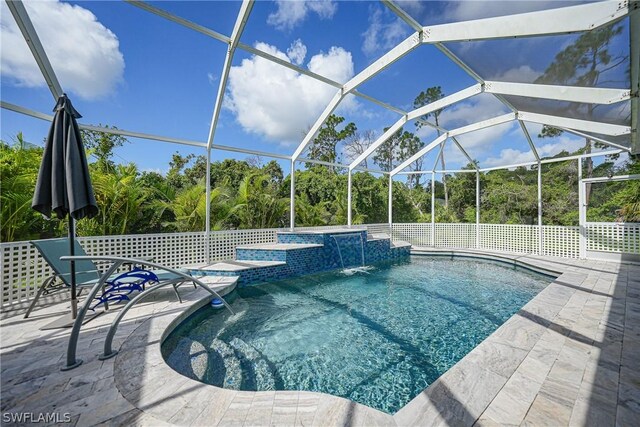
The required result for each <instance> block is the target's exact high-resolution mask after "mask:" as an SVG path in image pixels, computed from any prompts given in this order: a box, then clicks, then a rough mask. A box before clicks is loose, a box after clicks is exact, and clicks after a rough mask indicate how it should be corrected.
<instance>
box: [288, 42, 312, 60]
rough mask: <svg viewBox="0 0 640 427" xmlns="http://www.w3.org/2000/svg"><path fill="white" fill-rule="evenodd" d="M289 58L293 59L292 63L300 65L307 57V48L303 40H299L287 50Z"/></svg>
mask: <svg viewBox="0 0 640 427" xmlns="http://www.w3.org/2000/svg"><path fill="white" fill-rule="evenodd" d="M287 56H288V57H289V59H291V62H293V63H294V64H296V65H300V64H302V62H303V61H304V58H305V57H306V56H307V47H306V46H305V45H304V44H303V43H302V40H300V39H298V40H296V41H294V42H293V43H292V44H291V46H290V47H289V49H287Z"/></svg>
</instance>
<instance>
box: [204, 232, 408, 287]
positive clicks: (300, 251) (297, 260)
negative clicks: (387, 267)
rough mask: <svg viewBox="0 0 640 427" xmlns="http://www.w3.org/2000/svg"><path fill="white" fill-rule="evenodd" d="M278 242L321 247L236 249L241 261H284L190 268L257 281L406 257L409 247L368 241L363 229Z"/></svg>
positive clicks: (285, 236) (241, 281)
mask: <svg viewBox="0 0 640 427" xmlns="http://www.w3.org/2000/svg"><path fill="white" fill-rule="evenodd" d="M277 241H278V243H302V244H305V243H306V244H320V245H323V246H322V247H312V248H297V249H287V250H273V249H237V250H236V259H237V260H242V261H284V262H286V264H284V265H275V266H256V267H255V268H249V269H246V270H241V271H216V270H207V271H200V270H192V271H191V274H205V275H212V276H240V279H239V280H238V284H239V285H240V286H246V285H248V284H253V283H260V282H265V281H269V280H280V279H285V278H288V277H295V276H302V275H305V274H311V273H319V272H322V271H328V270H335V269H339V268H343V266H344V267H353V266H360V265H362V258H363V255H364V261H365V264H372V263H376V262H381V261H386V260H389V259H398V258H402V257H408V256H409V254H410V249H411V248H410V247H409V246H405V247H391V244H390V240H389V239H376V240H369V241H367V232H366V231H365V230H362V231H359V230H354V232H353V233H349V234H338V233H336V234H331V232H327V233H324V234H305V233H300V234H296V233H283V234H280V233H279V234H278V237H277Z"/></svg>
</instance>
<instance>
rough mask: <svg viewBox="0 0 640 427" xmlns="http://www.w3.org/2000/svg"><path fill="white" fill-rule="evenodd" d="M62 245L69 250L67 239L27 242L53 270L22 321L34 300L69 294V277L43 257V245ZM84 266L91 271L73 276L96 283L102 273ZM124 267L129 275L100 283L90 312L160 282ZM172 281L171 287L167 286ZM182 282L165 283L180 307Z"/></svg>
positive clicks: (80, 250) (79, 248) (46, 255)
mask: <svg viewBox="0 0 640 427" xmlns="http://www.w3.org/2000/svg"><path fill="white" fill-rule="evenodd" d="M62 242H64V244H65V245H66V246H65V248H68V247H69V245H68V242H69V240H68V239H67V238H60V239H47V240H36V241H31V242H30V243H31V244H32V245H33V246H34V247H35V248H36V249H37V250H38V252H39V253H40V255H41V256H42V257H43V258H44V260H45V261H46V262H47V263H48V264H49V266H50V267H51V268H52V269H53V270H54V272H55V273H54V274H52V275H51V276H49V277H47V278H45V279H44V280H43V282H42V284H41V285H40V286H39V287H38V291H37V292H36V295H35V297H34V298H33V300H32V301H31V303H30V304H29V307H28V308H27V311H26V313H25V315H24V318H25V319H27V318H28V317H29V316H30V315H31V312H32V311H33V309H34V308H35V307H36V305H37V303H38V300H39V299H40V298H41V297H42V296H46V295H53V294H55V293H58V292H62V291H66V290H67V289H68V290H69V291H70V290H71V284H70V283H69V281H68V280H67V279H68V276H69V273H64V272H61V271H59V269H58V268H57V267H56V262H55V261H54V260H53V259H51V258H50V254H49V253H47V251H46V249H45V248H44V247H43V245H42V244H43V243H45V244H59V243H62ZM75 244H76V253H77V255H80V256H86V252H85V251H84V249H83V248H82V246H81V245H80V243H79V242H78V241H77V240H75ZM66 252H67V253H65V254H63V255H62V256H63V257H64V256H68V251H66ZM84 262H87V261H84ZM88 262H90V263H91V267H92V269H91V270H88V271H78V272H76V277H77V276H78V275H79V274H80V275H83V274H84V275H87V274H89V275H94V274H95V276H96V277H95V280H96V281H97V280H101V279H102V276H103V272H102V271H101V270H100V269H99V268H98V267H97V266H96V264H95V263H94V262H93V261H88ZM127 264H128V265H129V266H130V267H131V268H130V270H129V271H125V272H122V273H121V274H119V275H117V276H115V277H113V278H109V280H105V281H104V284H103V289H102V294H101V295H100V296H96V297H95V299H97V300H98V301H97V303H96V304H94V305H93V306H92V307H90V309H91V310H95V309H96V308H97V307H98V306H99V305H102V304H104V309H105V311H106V310H108V309H109V302H120V301H129V300H130V298H129V296H128V295H129V294H131V293H132V292H134V291H139V292H143V291H144V290H145V284H146V283H149V282H156V283H160V282H161V280H160V279H158V277H157V276H156V275H155V273H154V272H153V271H151V270H144V269H141V268H138V267H136V265H137V264H136V263H133V262H132V263H124V264H123V265H127ZM87 266H88V265H87ZM140 272H144V273H142V274H141V273H140ZM144 276H146V277H144ZM131 278H134V280H133V281H131V280H130V279H131ZM135 278H138V280H135ZM123 279H129V280H128V281H127V282H126V283H122V282H121V283H118V281H122V280H123ZM172 281H173V282H174V283H171V282H172ZM185 282H186V280H184V278H176V279H172V280H169V283H167V284H172V288H173V291H174V293H175V295H176V297H177V298H178V301H180V302H181V303H182V298H181V297H180V293H179V292H178V287H179V286H180V285H182V284H183V283H185ZM94 284H95V282H91V283H87V284H81V285H79V286H78V288H77V291H76V296H80V294H81V293H82V290H83V288H85V287H93V285H94ZM194 286H196V285H195V283H194Z"/></svg>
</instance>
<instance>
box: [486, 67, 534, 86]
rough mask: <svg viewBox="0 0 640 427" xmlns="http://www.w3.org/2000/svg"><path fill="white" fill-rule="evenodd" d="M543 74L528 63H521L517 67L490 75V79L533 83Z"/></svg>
mask: <svg viewBox="0 0 640 427" xmlns="http://www.w3.org/2000/svg"><path fill="white" fill-rule="evenodd" d="M541 75H542V72H540V71H536V70H534V69H533V68H531V67H530V66H528V65H521V66H519V67H516V68H510V69H509V70H507V71H504V72H502V73H499V74H496V75H493V76H491V77H489V79H490V80H496V81H499V82H515V83H531V82H533V81H535V80H536V79H537V78H538V77H540V76H541Z"/></svg>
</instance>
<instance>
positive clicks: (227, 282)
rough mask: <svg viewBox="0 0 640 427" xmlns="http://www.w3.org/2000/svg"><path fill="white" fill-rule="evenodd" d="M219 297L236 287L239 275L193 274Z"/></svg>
mask: <svg viewBox="0 0 640 427" xmlns="http://www.w3.org/2000/svg"><path fill="white" fill-rule="evenodd" d="M193 277H195V278H196V279H198V280H199V281H201V282H202V283H204V284H205V285H207V286H208V287H209V288H210V289H211V290H213V291H215V292H217V293H218V295H220V296H221V297H223V296H225V295H227V294H228V293H230V292H231V291H233V290H234V289H235V288H236V285H237V284H238V280H240V276H195V275H194V276H193Z"/></svg>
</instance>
